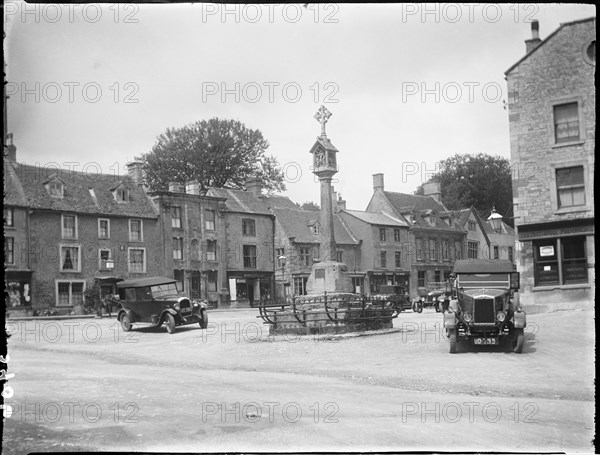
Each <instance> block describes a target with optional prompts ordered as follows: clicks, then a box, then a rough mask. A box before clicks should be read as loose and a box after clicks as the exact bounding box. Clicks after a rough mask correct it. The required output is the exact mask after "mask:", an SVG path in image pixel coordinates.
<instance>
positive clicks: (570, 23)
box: [504, 16, 596, 75]
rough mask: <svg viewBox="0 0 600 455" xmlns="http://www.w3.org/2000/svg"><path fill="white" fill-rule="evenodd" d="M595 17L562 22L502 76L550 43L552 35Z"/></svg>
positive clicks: (592, 19)
mask: <svg viewBox="0 0 600 455" xmlns="http://www.w3.org/2000/svg"><path fill="white" fill-rule="evenodd" d="M595 20H596V17H595V16H594V17H588V18H585V19H578V20H575V21H570V22H563V23H562V24H560V27H558V28H557V29H556V30H554V31H553V32H552V33H550V35H548V36H547V37H546V38H545V39H543V40H542V41H540V42H539V43H538V45H537V46H535V47H534V48H533V49H532V50H531V51H529V52H527V53H526V54H525V55H524V56H523V57H521V58H520V59H519V60H518V61H517V62H516V63H515V64H514V65H512V66H511V67H510V68H509V69H507V70H506V71H505V72H504V74H506V75H508V73H510V72H511V71H512V70H514V69H515V68H516V67H517V66H519V65H520V64H521V63H523V61H524V60H526V59H528V58H529V57H530V56H531V55H532V54H533V53H534V52H536V51H537V50H538V49H540V48H541V47H542V46H543V45H544V44H546V43H547V42H548V41H550V40H551V39H552V38H553V37H554V35H556V34H557V33H558V32H559V31H560V30H562V29H563V28H565V27H570V26H572V25H576V24H581V23H583V22H588V21H595Z"/></svg>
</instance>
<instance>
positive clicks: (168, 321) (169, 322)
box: [165, 313, 175, 333]
mask: <svg viewBox="0 0 600 455" xmlns="http://www.w3.org/2000/svg"><path fill="white" fill-rule="evenodd" d="M165 325H166V326H167V332H169V333H173V332H175V318H174V317H173V315H172V314H169V313H167V315H166V316H165Z"/></svg>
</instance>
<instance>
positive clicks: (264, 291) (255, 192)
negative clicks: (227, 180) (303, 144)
mask: <svg viewBox="0 0 600 455" xmlns="http://www.w3.org/2000/svg"><path fill="white" fill-rule="evenodd" d="M246 188H247V190H245V191H244V190H234V189H227V188H209V190H208V191H207V193H206V195H207V196H212V197H216V198H221V199H224V200H225V210H224V211H223V212H222V213H221V214H219V216H222V217H223V219H222V220H221V222H224V223H225V241H224V245H225V246H226V251H225V254H224V256H225V263H226V268H227V270H226V280H227V281H226V282H225V283H224V285H225V286H224V290H223V293H224V294H225V293H228V296H229V301H230V305H231V306H232V307H246V306H252V305H254V302H256V301H258V300H260V299H261V298H263V297H265V298H271V297H273V295H274V294H273V289H274V279H275V276H274V271H275V258H274V254H275V252H274V248H273V245H274V242H275V216H274V215H273V214H272V213H271V212H270V211H269V204H268V203H267V201H266V200H265V197H266V196H264V195H263V194H262V187H261V182H260V180H258V179H254V180H251V181H249V182H248V183H247V185H246ZM221 256H223V254H222V255H221Z"/></svg>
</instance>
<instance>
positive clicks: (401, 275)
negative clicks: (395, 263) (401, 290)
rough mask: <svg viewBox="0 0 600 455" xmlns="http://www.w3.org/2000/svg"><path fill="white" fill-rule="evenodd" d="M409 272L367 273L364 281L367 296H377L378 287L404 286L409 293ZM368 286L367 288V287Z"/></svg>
mask: <svg viewBox="0 0 600 455" xmlns="http://www.w3.org/2000/svg"><path fill="white" fill-rule="evenodd" d="M409 279H410V272H408V271H395V272H379V271H378V272H367V279H366V280H365V281H367V282H368V284H365V290H366V289H368V290H369V295H373V294H378V293H379V286H382V285H387V286H394V285H396V286H405V287H406V288H407V291H409V292H410V289H409V286H410V285H409V282H410V280H409ZM367 286H368V287H367Z"/></svg>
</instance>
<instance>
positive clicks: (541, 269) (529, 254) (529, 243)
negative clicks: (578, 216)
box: [517, 219, 595, 305]
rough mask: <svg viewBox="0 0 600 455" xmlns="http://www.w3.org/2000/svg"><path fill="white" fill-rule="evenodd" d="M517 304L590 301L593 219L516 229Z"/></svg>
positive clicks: (592, 268)
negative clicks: (519, 287) (518, 256)
mask: <svg viewBox="0 0 600 455" xmlns="http://www.w3.org/2000/svg"><path fill="white" fill-rule="evenodd" d="M518 240H519V242H520V249H521V254H520V260H519V262H518V265H517V267H518V270H519V272H521V290H520V295H519V297H520V302H521V304H523V305H527V304H537V303H540V304H547V303H560V302H573V301H589V302H593V298H594V290H593V283H594V269H595V262H594V261H595V259H594V251H595V246H594V220H593V219H583V220H570V221H560V222H553V223H539V224H531V225H521V226H518Z"/></svg>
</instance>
